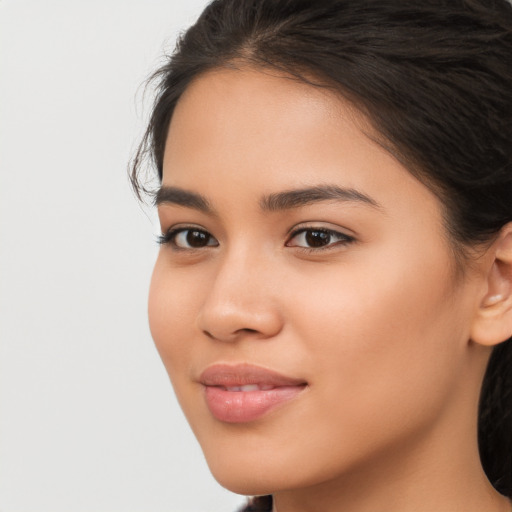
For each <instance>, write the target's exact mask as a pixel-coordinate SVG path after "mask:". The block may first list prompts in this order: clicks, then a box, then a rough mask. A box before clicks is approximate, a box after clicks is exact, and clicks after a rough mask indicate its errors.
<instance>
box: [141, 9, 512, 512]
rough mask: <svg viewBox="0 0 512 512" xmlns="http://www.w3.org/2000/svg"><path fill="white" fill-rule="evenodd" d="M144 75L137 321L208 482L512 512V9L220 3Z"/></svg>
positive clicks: (279, 505) (277, 505)
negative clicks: (155, 240) (146, 187)
mask: <svg viewBox="0 0 512 512" xmlns="http://www.w3.org/2000/svg"><path fill="white" fill-rule="evenodd" d="M157 77H158V78H159V79H160V82H159V94H158V97H157V99H156V102H155V106H154V110H153V114H152V118H151V121H150V124H149V127H148V130H147V133H146V136H145V139H144V141H143V143H142V145H141V148H140V150H139V152H138V154H137V156H136V158H135V161H134V165H133V174H132V177H133V181H134V184H135V186H136V188H137V190H138V191H141V190H142V186H141V184H140V180H138V178H137V174H138V172H139V171H140V166H141V160H142V157H143V156H144V154H146V153H147V152H149V154H150V155H151V157H152V158H153V161H154V163H155V165H156V168H157V170H158V175H159V179H160V182H161V186H160V188H159V190H158V192H157V193H156V196H155V202H156V205H157V206H158V213H159V218H160V223H161V228H162V236H161V240H160V241H161V244H162V246H161V250H160V253H159V256H158V260H157V262H156V266H155V270H154V275H153V280H152V284H151V290H150V297H149V320H150V326H151V330H152V334H153V337H154V340H155V343H156V345H157V347H158V350H159V352H160V354H161V357H162V360H163V362H164V364H165V366H166V368H167V371H168V373H169V376H170V378H171V381H172V383H173V386H174V389H175V391H176V394H177V397H178V399H179V401H180V404H181V406H182V408H183V410H184V412H185V415H186V416H187V418H188V420H189V422H190V425H191V427H192V429H193V430H194V433H195V434H196V436H197V438H198V440H199V442H200V444H201V446H202V449H203V451H204V453H205V456H206V459H207V461H208V464H209V466H210V469H211V471H212V472H213V475H214V476H215V477H216V478H217V480H218V481H219V482H220V483H221V484H222V485H224V486H225V487H227V488H228V489H230V490H232V491H234V492H237V493H241V494H247V495H256V496H260V498H257V499H255V500H254V501H253V502H252V504H249V505H248V507H247V509H246V510H273V511H274V512H275V511H279V512H291V511H294V512H302V511H323V512H330V511H341V510H343V511H344V512H363V511H364V512H366V511H379V512H391V511H392V512H405V511H414V512H422V511H425V512H427V511H429V512H432V511H436V512H455V511H465V512H471V511H474V512H477V511H478V512H482V511H486V512H505V511H509V510H510V509H511V504H510V501H509V498H510V497H511V495H512V468H511V456H512V447H511V437H512V418H511V406H512V403H511V399H512V393H511V391H512V380H511V372H510V365H511V362H512V357H511V350H512V347H511V343H510V341H507V340H508V339H509V338H510V336H511V335H512V94H510V91H511V90H512V6H511V5H510V4H509V3H508V2H507V1H506V0H450V1H446V0H364V1H363V0H316V1H315V2H310V1H305V0H218V1H215V2H213V3H212V4H210V5H209V6H208V7H207V8H206V10H205V11H204V12H203V14H202V15H201V17H200V18H199V20H198V22H197V23H196V24H195V25H194V26H193V27H192V28H190V29H189V30H188V32H186V33H185V34H184V36H183V37H182V38H181V40H180V42H179V44H178V47H177V50H176V52H175V53H174V55H173V56H172V57H171V58H170V60H169V62H168V63H167V64H166V65H165V66H164V67H163V68H162V69H161V70H160V71H159V72H158V74H157ZM271 496H272V497H271ZM272 507H273V508H272Z"/></svg>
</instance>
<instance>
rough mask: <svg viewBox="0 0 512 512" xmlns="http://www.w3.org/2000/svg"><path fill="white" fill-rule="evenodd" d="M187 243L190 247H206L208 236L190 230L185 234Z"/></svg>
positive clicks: (201, 232)
mask: <svg viewBox="0 0 512 512" xmlns="http://www.w3.org/2000/svg"><path fill="white" fill-rule="evenodd" d="M187 243H188V244H189V245H190V247H205V246H206V245H208V235H207V234H206V233H204V232H203V231H194V230H190V231H189V232H188V233H187Z"/></svg>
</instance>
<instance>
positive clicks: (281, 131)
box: [163, 68, 437, 209]
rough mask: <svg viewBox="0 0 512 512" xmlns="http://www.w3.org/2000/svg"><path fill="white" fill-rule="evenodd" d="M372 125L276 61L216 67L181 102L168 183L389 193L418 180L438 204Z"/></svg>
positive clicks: (170, 143)
mask: <svg viewBox="0 0 512 512" xmlns="http://www.w3.org/2000/svg"><path fill="white" fill-rule="evenodd" d="M373 135H374V134H373V132H372V130H371V127H370V123H369V122H368V120H367V119H366V118H365V117H364V116H363V115H362V114H361V113H360V112H359V111H357V110H356V109H355V108H354V107H353V106H351V105H350V104H349V103H348V102H347V101H346V100H344V99H343V98H341V97H340V96H339V95H338V94H337V93H335V92H333V91H332V90H330V89H326V88H320V87H315V86H312V85H309V84H307V83H304V82H300V81H298V80H297V79H294V78H291V77H287V76H283V75H278V74H276V72H273V71H270V70H257V69H251V68H248V69H218V70H214V71H211V72H209V73H206V74H204V75H202V76H200V77H199V78H198V79H196V80H195V81H194V82H193V83H192V84H191V85H190V86H189V88H188V89H187V90H186V91H185V93H184V94H183V96H182V98H181V99H180V101H179V102H178V105H177V106H176V110H175V112H174V116H173V119H172V122H171V124H170V127H169V133H168V138H167V143H166V150H165V155H164V175H163V183H164V185H170V186H177V187H181V188H187V189H194V190H196V191H199V192H200V193H204V192H205V191H207V192H208V195H211V194H212V193H213V194H214V195H215V194H216V193H217V192H219V193H222V192H226V193H227V192H231V193H234V192H236V193H237V194H238V195H241V196H244V195H246V196H247V197H248V198H249V197H254V192H255V191H259V196H261V195H265V194H272V193H276V192H280V191H282V190H285V189H290V188H296V187H298V186H318V185H323V184H336V185H339V186H343V187H345V188H352V189H358V190H363V191H364V192H365V193H367V194H368V195H372V194H376V195H381V194H382V193H384V192H387V193H388V196H390V197H388V198H387V200H388V201H389V200H391V201H392V202H393V201H395V200H396V198H397V197H399V196H400V194H402V195H403V194H404V193H407V191H409V190H414V191H415V193H417V194H419V196H422V197H421V199H422V200H425V199H427V200H428V201H427V203H429V204H430V205H431V206H433V207H434V209H435V208H436V207H437V201H436V200H435V198H434V197H433V195H432V194H431V193H430V191H429V190H428V189H427V188H426V187H425V186H424V185H422V184H421V183H419V182H418V180H417V179H416V178H414V177H413V176H412V175H411V174H410V173H409V172H408V171H407V169H405V167H403V166H402V165H401V164H400V163H399V162H398V161H397V160H396V159H395V158H394V157H393V156H392V155H391V154H390V153H388V152H387V151H386V150H385V149H383V147H382V146H380V145H379V144H377V143H376V142H375V140H374V139H375V138H374V136H373ZM393 196H395V197H393ZM376 202H378V203H380V204H385V202H386V201H380V200H379V199H378V198H376Z"/></svg>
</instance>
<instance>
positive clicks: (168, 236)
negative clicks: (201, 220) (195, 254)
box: [157, 226, 219, 251]
mask: <svg viewBox="0 0 512 512" xmlns="http://www.w3.org/2000/svg"><path fill="white" fill-rule="evenodd" d="M187 231H195V232H197V233H202V234H204V235H206V236H207V237H208V238H209V240H215V238H214V237H213V236H212V235H211V234H210V233H208V231H206V230H204V229H201V228H198V227H196V226H188V227H187V226H184V227H180V228H174V229H170V230H169V231H166V232H165V233H162V234H161V235H160V236H159V237H158V239H157V243H158V244H159V245H170V246H171V247H172V248H173V249H174V250H175V251H193V250H197V249H203V248H205V247H216V246H217V245H219V243H218V242H217V243H216V244H215V245H211V244H206V245H204V246H202V247H180V246H179V245H178V244H177V243H176V237H177V236H178V235H180V234H181V233H186V232H187Z"/></svg>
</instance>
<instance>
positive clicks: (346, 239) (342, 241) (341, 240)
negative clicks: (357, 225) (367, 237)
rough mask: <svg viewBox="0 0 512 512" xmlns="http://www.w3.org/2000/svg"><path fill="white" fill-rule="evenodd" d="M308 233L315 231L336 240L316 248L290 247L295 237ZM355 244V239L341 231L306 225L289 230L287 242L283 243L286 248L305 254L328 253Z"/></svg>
mask: <svg viewBox="0 0 512 512" xmlns="http://www.w3.org/2000/svg"><path fill="white" fill-rule="evenodd" d="M308 231H316V232H320V233H326V234H328V235H331V236H333V237H335V238H337V239H338V240H337V241H335V242H334V243H328V244H326V245H324V246H318V247H311V246H310V247H308V246H303V245H291V244H290V241H291V240H293V239H294V238H295V237H297V236H299V235H301V234H303V233H306V232H308ZM354 242H356V238H355V237H354V236H353V235H349V234H348V233H345V232H343V231H342V230H341V229H333V228H328V227H325V226H319V225H307V226H300V227H296V228H294V229H292V230H291V232H290V233H289V235H288V238H287V241H286V243H285V246H286V247H293V248H295V249H299V250H303V251H307V252H320V251H328V250H334V249H336V248H339V247H344V246H347V245H348V244H351V243H354Z"/></svg>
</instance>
